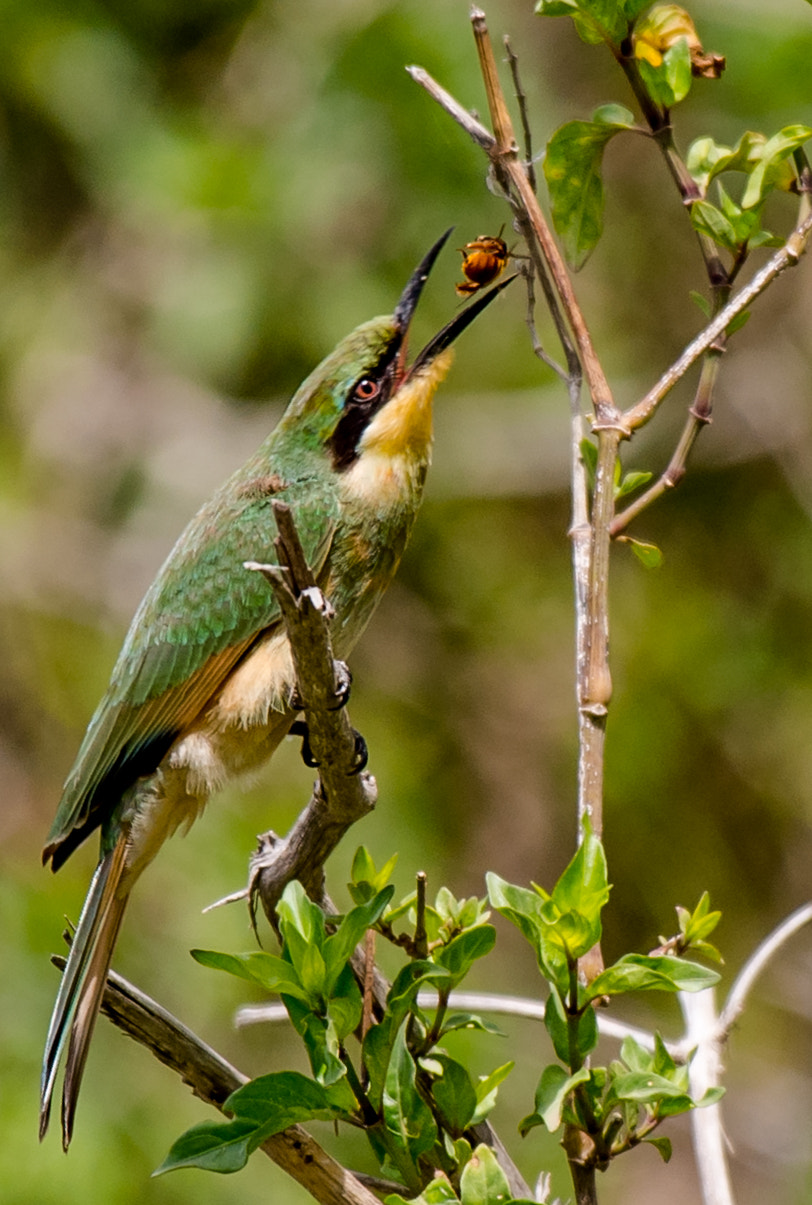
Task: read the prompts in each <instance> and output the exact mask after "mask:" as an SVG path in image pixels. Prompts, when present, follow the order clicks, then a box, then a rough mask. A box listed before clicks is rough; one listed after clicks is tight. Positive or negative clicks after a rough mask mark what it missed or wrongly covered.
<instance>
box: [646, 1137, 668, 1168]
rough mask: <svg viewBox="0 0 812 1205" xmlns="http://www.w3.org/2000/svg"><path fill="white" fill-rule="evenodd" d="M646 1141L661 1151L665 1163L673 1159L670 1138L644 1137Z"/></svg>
mask: <svg viewBox="0 0 812 1205" xmlns="http://www.w3.org/2000/svg"><path fill="white" fill-rule="evenodd" d="M643 1141H644V1142H646V1143H648V1144H649V1146H653V1147H654V1149H655V1150H656V1151H659V1153H660V1157H661V1159H662V1161H663V1163H669V1162H670V1160H671V1154H672V1147H671V1139H670V1138H644V1139H643Z"/></svg>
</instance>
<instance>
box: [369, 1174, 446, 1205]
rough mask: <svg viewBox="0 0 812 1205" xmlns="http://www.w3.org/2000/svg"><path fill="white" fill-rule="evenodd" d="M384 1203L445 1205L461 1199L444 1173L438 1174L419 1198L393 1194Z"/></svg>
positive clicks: (394, 1204) (388, 1204)
mask: <svg viewBox="0 0 812 1205" xmlns="http://www.w3.org/2000/svg"><path fill="white" fill-rule="evenodd" d="M384 1201H385V1205H445V1202H446V1201H459V1197H458V1196H457V1194H456V1193H455V1192H454V1189H453V1188H452V1187H451V1185H450V1184H449V1182H448V1180H447V1179H446V1177H445V1176H444V1175H443V1174H442V1172H437V1173H436V1174H435V1176H434V1179H433V1180H429V1182H428V1184H427V1185H426V1187H425V1188H424V1189H423V1191H422V1192H421V1194H420V1196H419V1197H401V1196H399V1195H398V1194H397V1193H392V1194H391V1195H390V1196H388V1197H385V1198H384Z"/></svg>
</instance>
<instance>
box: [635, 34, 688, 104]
mask: <svg viewBox="0 0 812 1205" xmlns="http://www.w3.org/2000/svg"><path fill="white" fill-rule="evenodd" d="M636 61H637V69H638V71H639V73H640V78H641V80H642V81H643V84H644V86H645V89H646V91H647V92H648V94H649V96H650V97H651V99H652V100H653V101H654V102H655V104H658V105H661V106H662V107H663V108H664V109H670V108H671V107H672V106H673V105H676V104H678V103H679V102H680V101H681V100H685V97H686V96H687V95H688V93H689V92H690V90H691V83H692V76H691V52H690V50H689V48H688V40H687V38H679V39H678V40H677V41H676V42H675V43H674V45H673V46H670V47H669V48H668V50H666V52H665V54H664V55H663V56H662V61H661V62H660V63H659V64H658V65H657V66H656V67H655V66H654V65H653V64H652V63H650V62H649V61H648V60H647V59H645V58H638V59H637V60H636Z"/></svg>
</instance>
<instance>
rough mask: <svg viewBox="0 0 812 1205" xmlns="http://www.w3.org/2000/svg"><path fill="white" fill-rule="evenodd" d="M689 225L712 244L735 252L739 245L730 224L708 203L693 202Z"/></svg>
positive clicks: (719, 211) (718, 210)
mask: <svg viewBox="0 0 812 1205" xmlns="http://www.w3.org/2000/svg"><path fill="white" fill-rule="evenodd" d="M691 224H692V225H693V228H694V230H698V231H699V233H700V234H706V235H707V236H708V238H709V239H712V240H713V242H714V243H718V244H719V246H720V247H725V248H726V249H727V250H728V251H735V250H736V248H737V247H738V245H739V240H738V238H737V237H736V231H735V230H734V228H733V225H732V223H731V222H730V220H729V219H728V218H726V217H725V215H724V214H723V213H722V212H721V210H720V209H717V207H716V206H715V205H711V203H710V201H694V203H693V205H692V206H691Z"/></svg>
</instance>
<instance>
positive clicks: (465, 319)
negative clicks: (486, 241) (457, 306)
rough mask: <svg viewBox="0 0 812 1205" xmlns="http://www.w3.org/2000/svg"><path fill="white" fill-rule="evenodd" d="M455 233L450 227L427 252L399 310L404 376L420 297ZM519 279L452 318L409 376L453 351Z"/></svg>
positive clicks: (503, 283)
mask: <svg viewBox="0 0 812 1205" xmlns="http://www.w3.org/2000/svg"><path fill="white" fill-rule="evenodd" d="M453 229H454V227H453V226H450V227H449V229H448V230H446V232H445V234H443V235H441V236H440V238H438V240H437V242H436V243H435V244H434V246H433V247H431V248H430V250H429V251H427V252H426V254H425V255H424V256H423V258H422V260H421V261H420V263H419V264H418V265H417V267H416V268H415V270H414V272H412V275H411V277H410V278H409V283H408V284H407V285H406V288H405V289H404V290H403V292H402V293H401V296H400V301H399V302H398V304H397V306H396V308H395V327H396V329H397V331H398V333H399V335H400V340H401V343H400V348H399V355H398V361H399V362H400V366H401V372H403V365H404V361H405V357H406V336H407V334H408V331H409V324H410V323H411V320H412V317H413V316H414V312H415V310H416V309H417V303H418V301H419V300H420V294H421V293H422V292H423V286H424V285H425V283H426V281H427V280H428V278H429V272H431V269H432V268H433V266H434V262H435V260H436V259H437V256H438V255H439V254H440V252H441V251H442V249H443V247H444V246H445V244H446V242H447V241H448V237H449V235H450V234H451V231H452V230H453ZM515 279H516V276H515V275H514V276H509V277H508V278H507V280H503V281H501V282H500V283H499V284H498V285H496V286H495V288H493V289H490V290H489V291H488V292H487V293H482V294H480V296H479V297H477V299H476V300H475V301H472V302H471V304H470V305H469V306H466V308H465V309H464V310H461V311H460V312H459V313H458V314H456V315H455V317H454V318H452V319H451V321H450V322H448V323H446V325H445V326H444V327H443V329H442V330H441V331H439V333H438V334H436V335H435V336H434V338H433V339H432V340H431V342H430V343H427V344H426V346H425V347H424V348H423V350H422V351H421V352H420V354H419V355H418V357H417V359H416V360H415V361H414V363H413V364H412V365H411V367H410V368H409V370H408V375H409V376H411V375H412V374H413V373H414V372H417V371H418V369H420V368H422V367H424V366H425V365H426V364H430V363H431V361H432V360H433V359H434V358H435V356H438V355H439V354H440V352H441V351H445V349H446V348H447V347H450V346H451V344H452V343H453V342H454V340H455V339H456V338H457V335H459V334H461V333H462V331H464V330H465V328H466V327H467V326H469V325H470V323H472V322H473V320H474V319H475V318H476V317H477V315H478V314H481V313H482V311H483V310H484V309H485V307H486V306H488V305H490V303H491V302H492V301H493V299H494V297H496V295H497V293H501V292H502V289H504V288H506V287H507V285H509V284H510V283H511V281H513V280H515ZM398 375H400V374H398Z"/></svg>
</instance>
